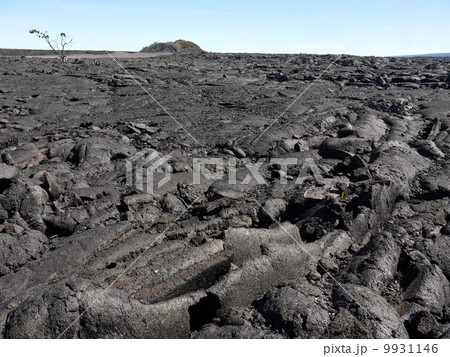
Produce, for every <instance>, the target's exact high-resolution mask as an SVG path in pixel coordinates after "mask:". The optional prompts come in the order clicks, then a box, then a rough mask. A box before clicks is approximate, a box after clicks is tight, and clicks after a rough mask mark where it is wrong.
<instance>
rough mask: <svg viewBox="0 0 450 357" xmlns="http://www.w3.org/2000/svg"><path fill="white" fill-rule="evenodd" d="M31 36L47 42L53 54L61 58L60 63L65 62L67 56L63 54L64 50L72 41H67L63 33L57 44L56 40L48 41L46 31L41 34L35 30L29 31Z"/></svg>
mask: <svg viewBox="0 0 450 357" xmlns="http://www.w3.org/2000/svg"><path fill="white" fill-rule="evenodd" d="M29 32H30V33H31V34H32V35H36V36H37V37H39V38H42V39H44V40H45V42H47V45H49V46H50V48H51V49H52V50H53V52H55V53H56V54H57V55H58V57H59V58H61V61H62V62H67V56H66V52H65V48H66V46H67V45H69V44H70V43H72V41H73V39H70V40H67V36H66V34H65V33H64V32H61V33H60V34H59V37H60V39H59V44H58V42H57V41H56V40H52V39H50V36H49V35H48V34H47V31H45V32H42V31H39V30H36V29H32V30H30V31H29Z"/></svg>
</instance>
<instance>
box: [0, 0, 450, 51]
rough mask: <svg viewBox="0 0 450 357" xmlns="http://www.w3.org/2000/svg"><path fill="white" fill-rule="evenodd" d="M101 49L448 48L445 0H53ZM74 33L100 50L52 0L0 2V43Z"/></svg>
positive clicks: (17, 44)
mask: <svg viewBox="0 0 450 357" xmlns="http://www.w3.org/2000/svg"><path fill="white" fill-rule="evenodd" d="M58 1H59V2H60V3H61V4H62V5H63V6H64V7H65V8H66V9H67V10H68V12H69V13H70V14H71V16H72V17H73V18H74V19H76V20H77V21H78V22H79V23H80V24H81V25H83V27H84V28H85V29H86V30H87V31H88V32H89V33H90V34H91V36H92V37H93V38H94V39H95V40H96V41H97V42H98V43H99V44H100V45H101V46H102V47H103V48H105V49H108V50H126V51H139V50H140V49H141V48H142V47H144V46H146V45H149V44H151V43H153V42H155V41H159V42H162V41H170V40H177V39H179V38H182V39H186V40H191V41H194V42H196V43H197V44H199V45H200V46H201V47H202V48H203V49H205V50H207V51H213V52H260V53H261V52H262V53H319V54H324V53H335V54H337V53H339V54H340V53H350V54H356V55H379V56H386V55H403V54H422V53H434V52H450V21H449V19H450V0H398V1H397V2H396V3H395V5H394V6H393V7H392V8H391V9H390V10H389V11H388V12H387V13H386V14H385V15H384V16H383V17H382V18H381V19H380V20H379V21H378V22H377V23H376V24H375V25H374V26H373V27H372V28H371V29H370V30H369V31H368V32H367V33H366V34H365V35H364V36H363V37H362V38H361V39H360V40H359V41H357V42H356V43H355V45H354V46H353V47H352V48H350V49H349V50H348V51H347V48H348V47H349V45H350V44H351V43H352V42H354V41H355V39H356V38H358V36H359V35H360V34H361V33H363V31H364V30H365V29H366V28H367V26H368V25H369V24H370V23H371V22H372V21H373V20H374V19H376V18H377V17H378V16H379V15H380V14H381V13H382V12H383V10H384V9H385V8H386V7H387V6H389V4H391V3H392V2H393V0H297V1H291V0H279V1H275V0H272V1H267V0H258V1H254V0H249V1H245V0H240V1H239V0H224V1H222V0H216V1H212V0H210V1H204V0H199V1H189V0H188V1H174V0H165V1H160V0H155V1H144V0H131V1H123V0H120V1H119V0H58ZM31 28H36V29H39V30H46V31H48V33H49V34H50V35H51V36H54V37H57V35H58V34H59V33H60V32H62V31H63V32H65V33H66V34H67V35H68V36H70V37H73V38H74V43H73V44H72V45H71V46H70V47H69V49H80V50H81V49H86V50H101V48H100V47H99V45H98V44H97V43H96V42H95V41H93V40H92V39H91V38H90V37H89V35H87V34H86V33H85V32H84V31H83V29H82V28H81V27H80V26H79V25H78V24H77V23H76V22H75V21H73V20H72V19H71V18H70V16H68V15H67V14H66V13H65V12H64V11H63V10H62V9H61V8H60V7H59V6H58V4H57V3H56V2H55V1H54V0H0V33H1V36H0V48H34V49H39V48H46V45H45V43H43V42H42V40H40V39H38V38H36V37H33V36H32V35H30V34H29V33H28V30H29V29H31Z"/></svg>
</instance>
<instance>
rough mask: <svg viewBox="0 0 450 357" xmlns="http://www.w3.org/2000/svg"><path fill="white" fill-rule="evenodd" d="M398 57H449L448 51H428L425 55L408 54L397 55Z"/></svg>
mask: <svg viewBox="0 0 450 357" xmlns="http://www.w3.org/2000/svg"><path fill="white" fill-rule="evenodd" d="M398 57H409V58H417V57H433V58H449V57H450V53H428V54H425V55H408V56H398Z"/></svg>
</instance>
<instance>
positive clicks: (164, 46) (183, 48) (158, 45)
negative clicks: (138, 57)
mask: <svg viewBox="0 0 450 357" xmlns="http://www.w3.org/2000/svg"><path fill="white" fill-rule="evenodd" d="M141 52H148V53H155V52H174V53H175V52H181V53H183V52H184V53H199V52H205V51H203V50H202V49H201V48H200V46H199V45H197V44H195V43H194V42H191V41H185V40H177V41H175V42H155V43H154V44H152V45H150V46H146V47H144V48H143V49H142V50H141Z"/></svg>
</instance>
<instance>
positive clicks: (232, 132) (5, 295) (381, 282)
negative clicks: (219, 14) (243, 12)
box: [0, 42, 450, 338]
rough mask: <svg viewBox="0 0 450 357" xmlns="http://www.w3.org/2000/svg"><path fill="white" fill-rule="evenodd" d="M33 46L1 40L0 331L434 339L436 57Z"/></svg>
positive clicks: (443, 302) (440, 130) (446, 290)
mask: <svg viewBox="0 0 450 357" xmlns="http://www.w3.org/2000/svg"><path fill="white" fill-rule="evenodd" d="M183 44H184V45H189V43H187V42H184V43H183ZM155 47H156V48H159V47H158V46H155ZM43 54H45V52H44V53H43V52H41V51H37V52H35V51H28V50H27V51H22V50H21V52H20V54H19V52H17V51H13V50H1V51H0V63H1V68H2V71H3V72H2V84H1V86H2V88H1V89H0V102H1V105H0V158H1V160H0V337H3V338H56V337H59V336H61V334H63V335H62V336H61V337H66V338H111V337H113V338H189V337H192V338H408V337H410V338H423V337H425V338H448V337H449V311H450V310H449V306H450V305H449V304H450V282H449V277H450V265H449V259H448V257H449V256H450V246H449V242H450V208H449V207H450V179H449V177H450V165H449V164H448V163H447V161H448V155H449V153H450V133H449V129H450V119H449V110H448V90H449V89H450V87H449V82H448V80H449V74H448V70H447V68H448V66H449V60H448V59H430V58H417V59H409V58H375V57H354V56H343V57H342V58H340V59H339V60H338V61H336V62H335V63H334V64H333V66H331V67H329V65H330V64H331V63H332V62H333V61H334V60H335V58H334V57H333V56H318V55H292V56H291V55H267V54H216V53H204V52H201V53H184V54H169V53H166V54H165V55H164V56H163V55H161V54H149V53H139V54H136V53H135V54H133V53H115V54H114V55H115V56H118V57H120V59H121V63H123V65H124V67H123V68H120V67H118V66H117V63H115V62H114V61H111V60H110V59H108V60H107V59H105V58H104V57H102V56H101V55H100V54H99V53H89V54H86V53H80V52H76V53H73V55H70V56H77V58H78V59H77V60H75V59H72V58H70V59H69V63H61V62H60V61H58V60H55V59H53V58H47V57H42V55H43ZM22 55H23V56H22ZM28 55H30V56H31V57H30V56H28ZM70 56H69V57H70ZM122 57H127V58H122ZM328 67H329V68H328ZM326 68H328V70H327V71H326V73H324V72H323V71H324V69H326ZM30 83H33V85H32V86H30ZM140 86H144V87H145V88H146V90H148V93H145V91H143V90H142V88H141V87H140ZM300 93H303V94H302V98H301V101H300V100H296V101H295V102H294V100H295V99H296V98H298V95H299V94H300ZM148 94H151V96H148ZM155 100H156V101H157V102H158V103H159V104H160V105H157V103H155ZM161 106H163V107H164V109H163V108H161ZM275 118H277V119H276V120H275ZM202 160H203V161H202ZM199 162H202V165H200V167H199V165H198V163H199ZM150 185H153V187H150Z"/></svg>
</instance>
